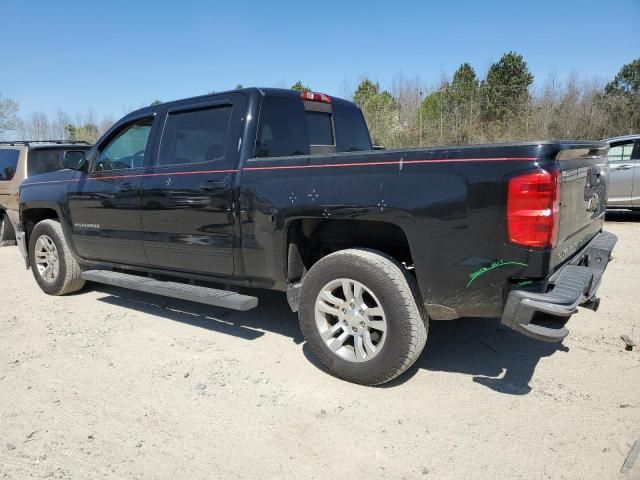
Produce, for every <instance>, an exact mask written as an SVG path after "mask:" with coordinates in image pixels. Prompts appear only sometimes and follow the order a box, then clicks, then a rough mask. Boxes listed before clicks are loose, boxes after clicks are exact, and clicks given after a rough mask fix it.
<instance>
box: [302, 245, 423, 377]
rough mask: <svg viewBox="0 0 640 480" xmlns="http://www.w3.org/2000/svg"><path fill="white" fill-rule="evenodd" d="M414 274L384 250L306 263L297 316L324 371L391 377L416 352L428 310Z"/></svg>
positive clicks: (345, 252)
mask: <svg viewBox="0 0 640 480" xmlns="http://www.w3.org/2000/svg"><path fill="white" fill-rule="evenodd" d="M420 303H421V302H420V301H419V294H418V293H417V287H416V283H415V279H414V278H413V277H412V276H411V275H410V274H409V273H408V272H407V271H406V269H405V268H404V267H403V266H402V265H401V264H400V263H399V262H397V261H396V260H395V259H393V258H392V257H389V256H387V255H385V254H383V253H381V252H377V251H373V250H367V249H349V250H341V251H339V252H335V253H332V254H331V255H328V256H326V257H324V258H322V259H321V260H319V261H318V262H317V263H316V264H315V265H313V267H312V268H311V269H310V270H309V272H308V273H307V275H306V276H305V278H304V281H303V283H302V289H301V292H300V303H299V310H298V316H299V319H300V328H301V330H302V333H303V335H304V337H305V339H306V340H307V343H308V345H309V347H310V348H311V350H312V352H313V353H314V354H315V356H316V357H317V358H318V359H319V360H320V362H321V363H322V364H323V365H324V367H325V368H327V370H329V371H330V372H331V373H332V374H333V375H335V376H336V377H338V378H342V379H344V380H347V381H350V382H354V383H359V384H362V385H379V384H382V383H385V382H388V381H390V380H392V379H394V378H395V377H397V376H398V375H400V374H401V373H402V372H404V371H405V370H406V369H407V368H409V367H410V366H411V365H412V364H413V363H414V362H415V361H416V360H417V359H418V357H419V356H420V353H421V352H422V350H423V348H424V345H425V343H426V340H427V316H426V314H424V311H423V309H422V308H421V307H420Z"/></svg>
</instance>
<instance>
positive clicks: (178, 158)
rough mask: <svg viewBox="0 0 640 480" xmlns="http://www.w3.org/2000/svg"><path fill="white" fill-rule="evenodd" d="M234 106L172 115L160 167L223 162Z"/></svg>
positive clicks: (168, 120) (165, 129)
mask: <svg viewBox="0 0 640 480" xmlns="http://www.w3.org/2000/svg"><path fill="white" fill-rule="evenodd" d="M232 110H233V107H232V106H231V105H222V106H215V107H209V108H201V109H197V110H186V111H185V110H181V111H177V112H170V113H169V114H168V116H167V120H166V123H165V127H164V132H163V134H162V142H161V145H160V155H159V156H158V165H185V164H189V163H204V162H216V161H223V160H224V155H225V150H226V147H227V138H228V136H229V124H230V120H231V112H232Z"/></svg>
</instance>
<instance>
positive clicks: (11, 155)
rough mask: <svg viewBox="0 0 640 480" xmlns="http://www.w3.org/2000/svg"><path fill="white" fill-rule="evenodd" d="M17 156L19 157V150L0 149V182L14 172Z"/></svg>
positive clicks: (6, 179) (5, 180) (16, 166)
mask: <svg viewBox="0 0 640 480" xmlns="http://www.w3.org/2000/svg"><path fill="white" fill-rule="evenodd" d="M18 157H20V150H14V149H10V148H2V149H0V182H3V181H4V182H7V181H9V180H11V179H12V178H13V176H14V175H15V174H16V169H17V168H18Z"/></svg>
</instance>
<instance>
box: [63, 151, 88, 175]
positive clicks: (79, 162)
mask: <svg viewBox="0 0 640 480" xmlns="http://www.w3.org/2000/svg"><path fill="white" fill-rule="evenodd" d="M86 163H87V157H86V156H85V154H84V152H83V151H82V150H69V151H67V152H64V155H63V156H62V168H68V169H70V170H82V169H83V168H84V166H85V165H86Z"/></svg>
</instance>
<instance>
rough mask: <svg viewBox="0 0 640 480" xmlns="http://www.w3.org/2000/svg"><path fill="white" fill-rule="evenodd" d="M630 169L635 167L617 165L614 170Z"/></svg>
mask: <svg viewBox="0 0 640 480" xmlns="http://www.w3.org/2000/svg"><path fill="white" fill-rule="evenodd" d="M630 168H633V165H616V166H615V167H614V168H613V169H614V170H629V169H630Z"/></svg>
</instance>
